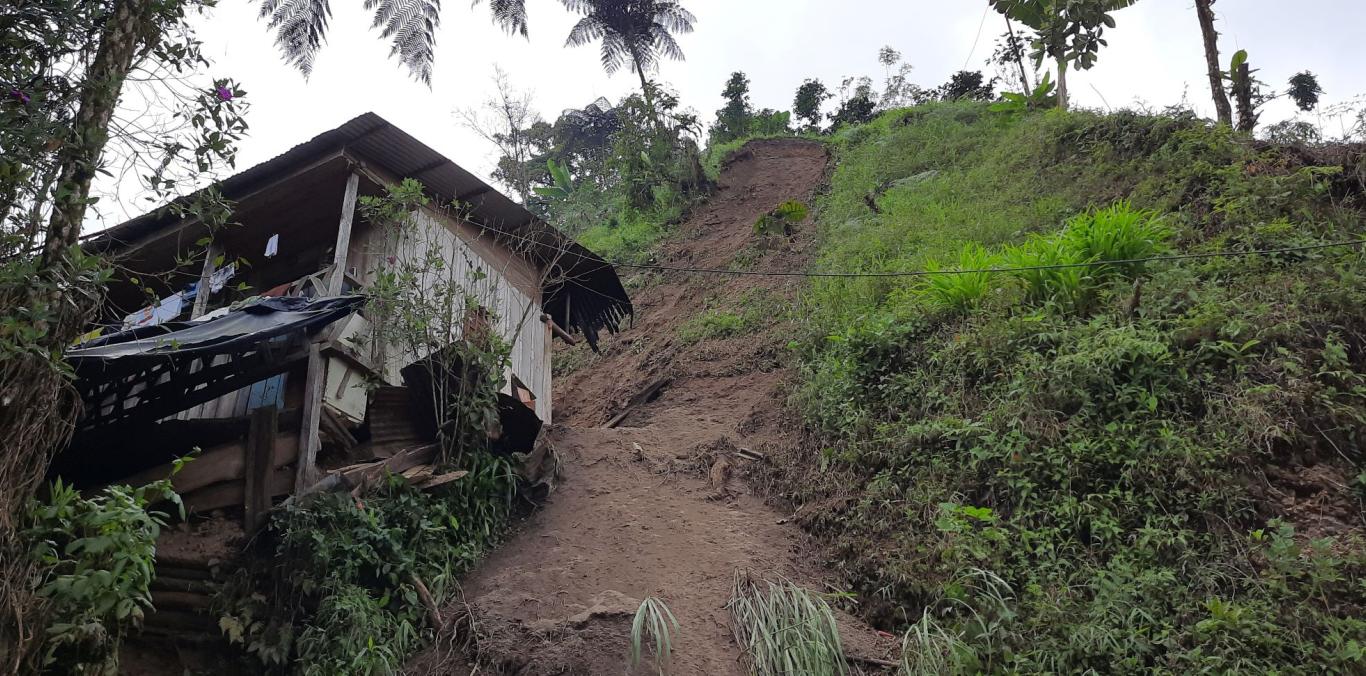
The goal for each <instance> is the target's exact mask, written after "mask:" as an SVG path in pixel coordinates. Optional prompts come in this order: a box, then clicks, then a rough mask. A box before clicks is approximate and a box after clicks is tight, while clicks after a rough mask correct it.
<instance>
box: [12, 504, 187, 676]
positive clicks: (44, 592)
mask: <svg viewBox="0 0 1366 676" xmlns="http://www.w3.org/2000/svg"><path fill="white" fill-rule="evenodd" d="M166 501H170V502H171V503H173V504H175V505H176V506H180V497H179V496H178V495H176V494H175V492H174V491H172V490H171V482H170V481H169V480H163V481H158V482H156V483H153V484H149V485H147V486H143V487H141V488H130V487H128V486H109V487H107V488H104V489H101V490H100V492H99V493H98V494H96V495H95V496H93V497H89V498H87V497H82V496H81V494H80V493H79V492H77V491H76V489H74V488H72V487H71V486H70V485H68V484H65V483H63V482H62V481H61V480H60V479H59V480H57V481H56V482H54V483H53V484H52V486H51V490H50V491H49V495H48V498H47V499H46V500H35V501H34V502H32V503H31V506H30V508H29V514H30V515H31V517H32V520H33V523H32V525H31V526H30V527H29V528H28V530H27V531H26V532H25V533H24V537H25V538H26V539H27V540H28V541H29V542H32V543H34V545H33V547H34V549H33V551H32V556H33V558H34V559H35V562H36V564H37V566H38V569H39V571H40V574H41V577H40V578H39V580H37V589H38V596H39V597H40V598H42V599H44V600H45V601H46V602H47V604H48V605H47V609H46V610H47V619H48V622H47V626H46V628H45V629H44V636H43V667H44V669H45V670H47V671H51V672H55V673H71V674H104V673H113V672H114V671H116V670H117V668H118V653H119V646H120V644H121V643H122V641H123V638H124V636H126V635H127V633H128V632H129V630H131V629H134V628H138V627H141V626H142V620H143V616H144V613H145V612H146V611H147V610H150V609H151V608H152V594H151V591H150V590H149V588H150V585H151V583H152V578H153V577H154V576H155V571H154V570H153V560H154V558H155V556H156V540H157V536H158V535H160V533H161V528H162V527H163V526H165V525H166V518H167V514H166V513H164V512H160V511H157V510H155V509H153V508H152V506H153V505H155V504H157V503H162V502H166ZM181 516H182V517H183V516H184V514H183V513H182V514H181Z"/></svg>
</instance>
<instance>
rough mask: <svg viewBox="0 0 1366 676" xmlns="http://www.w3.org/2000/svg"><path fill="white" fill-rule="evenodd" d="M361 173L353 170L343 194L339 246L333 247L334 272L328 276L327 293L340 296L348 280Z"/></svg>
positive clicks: (338, 237) (338, 229)
mask: <svg viewBox="0 0 1366 676" xmlns="http://www.w3.org/2000/svg"><path fill="white" fill-rule="evenodd" d="M359 186H360V174H357V173H355V172H352V173H351V175H350V176H348V177H347V179H346V193H345V194H344V195H343V196H342V212H341V223H339V224H338V225H337V246H336V247H334V248H333V249H332V274H331V275H329V276H328V278H327V295H329V296H340V295H341V291H342V283H343V282H344V281H345V280H346V255H347V253H348V252H349V251H350V249H351V221H353V220H355V217H356V191H357V189H358V188H359Z"/></svg>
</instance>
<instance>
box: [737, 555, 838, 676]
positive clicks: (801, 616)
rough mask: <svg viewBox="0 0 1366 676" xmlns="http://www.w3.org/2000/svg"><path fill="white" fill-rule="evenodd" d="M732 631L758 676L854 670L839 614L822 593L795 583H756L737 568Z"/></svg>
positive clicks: (833, 674)
mask: <svg viewBox="0 0 1366 676" xmlns="http://www.w3.org/2000/svg"><path fill="white" fill-rule="evenodd" d="M726 607H727V608H728V609H729V610H730V616H731V632H732V633H734V635H735V641H736V643H738V644H740V647H741V648H742V650H743V655H742V659H743V660H744V661H745V663H746V664H747V665H748V666H749V672H750V673H752V674H754V675H755V676H787V675H789V674H803V675H804V676H843V675H844V674H847V673H849V667H848V665H847V663H846V659H845V655H844V649H843V648H842V647H841V645H840V635H839V628H838V627H837V626H836V624H835V615H834V612H832V611H831V610H830V605H829V604H828V603H826V601H825V599H824V598H822V597H821V595H819V594H815V593H813V592H811V591H808V590H806V589H803V588H801V587H798V586H796V585H794V584H792V583H791V582H788V581H786V580H783V581H781V582H766V583H764V584H763V585H760V584H758V583H756V582H755V581H754V580H753V579H752V578H751V577H750V576H749V574H747V573H741V572H738V571H737V572H736V574H735V584H734V586H733V588H732V590H731V599H730V602H729V603H728V604H727V605H726Z"/></svg>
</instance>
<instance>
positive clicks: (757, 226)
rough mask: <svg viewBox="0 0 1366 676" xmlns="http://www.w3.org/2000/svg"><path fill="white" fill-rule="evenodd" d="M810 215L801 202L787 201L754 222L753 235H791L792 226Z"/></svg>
mask: <svg viewBox="0 0 1366 676" xmlns="http://www.w3.org/2000/svg"><path fill="white" fill-rule="evenodd" d="M810 213H811V211H810V209H808V208H807V206H806V205H805V204H803V203H802V202H798V201H797V200H788V201H786V202H783V203H782V204H779V205H778V206H777V207H776V208H774V209H773V210H772V211H770V212H768V213H766V214H764V215H762V216H760V217H759V219H758V220H756V221H755V222H754V234H756V235H773V234H778V233H782V234H784V235H787V234H791V230H792V226H794V225H796V224H798V223H801V222H802V221H804V220H806V217H807V215H808V214H810Z"/></svg>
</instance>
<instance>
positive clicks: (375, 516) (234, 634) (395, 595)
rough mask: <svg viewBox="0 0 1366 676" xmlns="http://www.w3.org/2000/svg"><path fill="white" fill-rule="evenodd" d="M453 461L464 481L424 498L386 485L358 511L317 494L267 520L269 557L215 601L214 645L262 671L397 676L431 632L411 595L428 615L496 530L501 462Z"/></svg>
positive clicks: (478, 457) (508, 475)
mask: <svg viewBox="0 0 1366 676" xmlns="http://www.w3.org/2000/svg"><path fill="white" fill-rule="evenodd" d="M465 457H466V462H467V463H468V464H467V465H466V470H467V471H469V472H470V474H469V475H468V476H466V477H465V478H463V479H461V480H459V481H455V482H452V483H449V484H446V485H445V486H442V487H441V488H439V489H437V490H436V491H434V492H433V493H425V492H422V491H420V490H418V489H416V488H413V487H411V486H409V485H408V484H407V482H406V481H405V480H403V479H401V478H397V477H391V479H390V480H389V481H388V482H387V483H385V484H384V485H383V486H381V487H379V488H378V489H377V490H375V491H373V492H372V493H371V494H369V495H368V496H367V497H366V499H365V502H364V504H363V506H362V505H358V504H357V503H356V502H355V501H354V500H353V499H352V498H351V496H350V495H348V494H345V493H324V494H318V495H314V496H312V497H311V498H309V499H307V500H304V501H301V502H297V503H294V504H292V505H290V506H289V507H287V508H285V509H283V510H280V511H277V512H276V513H275V514H274V515H273V516H272V519H271V523H270V537H271V539H272V540H273V541H274V551H273V556H271V557H269V558H265V557H262V558H260V559H257V560H255V561H254V562H253V565H254V568H247V569H243V570H241V571H239V572H238V573H237V574H236V575H235V577H234V578H233V580H232V584H230V585H228V586H227V587H226V588H225V590H224V591H223V593H222V594H221V596H220V598H219V600H218V603H217V607H218V609H219V611H220V613H221V614H222V617H221V619H220V620H219V624H220V626H221V627H222V629H223V632H224V634H225V635H227V637H228V639H229V640H230V641H232V642H234V643H240V644H242V645H244V646H245V647H246V649H247V651H248V652H249V653H250V654H252V655H254V656H255V657H256V658H257V660H258V661H260V662H261V663H262V664H264V665H267V666H270V667H281V666H286V665H293V666H294V667H295V669H296V670H297V673H302V674H336V673H356V674H386V673H398V672H399V671H400V670H401V667H402V665H403V663H404V661H405V660H406V659H408V658H409V657H410V656H411V655H412V654H413V653H414V652H416V650H417V649H418V648H419V647H421V646H422V644H423V643H424V641H426V640H428V638H429V637H430V632H431V631H432V630H433V629H434V628H433V627H430V626H427V624H428V623H427V615H426V612H425V606H424V604H423V601H422V599H421V597H420V594H419V592H418V589H417V585H418V584H419V583H421V584H423V585H425V586H427V587H428V588H429V590H430V592H431V594H432V596H433V597H434V598H435V599H436V601H437V603H438V604H440V603H441V602H442V601H443V600H444V599H445V598H447V597H448V595H449V594H450V592H451V591H452V590H453V589H454V587H455V580H456V578H457V577H458V576H459V575H461V574H463V573H464V572H466V571H467V570H469V568H470V567H471V566H473V565H474V563H475V562H477V561H478V560H479V558H480V557H481V556H482V555H483V554H484V552H486V551H487V550H488V549H489V548H490V547H491V546H492V545H493V544H494V543H495V542H497V540H498V538H499V537H500V536H501V534H502V532H503V528H504V527H505V525H506V523H507V518H508V514H509V511H510V508H511V503H510V500H511V495H512V494H511V491H512V488H513V481H514V477H513V474H512V470H511V467H510V466H509V465H508V461H507V460H505V459H503V458H499V457H495V456H491V455H487V454H467V455H466V456H465Z"/></svg>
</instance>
